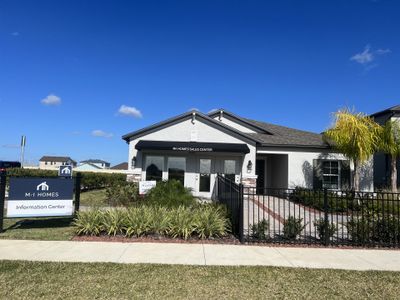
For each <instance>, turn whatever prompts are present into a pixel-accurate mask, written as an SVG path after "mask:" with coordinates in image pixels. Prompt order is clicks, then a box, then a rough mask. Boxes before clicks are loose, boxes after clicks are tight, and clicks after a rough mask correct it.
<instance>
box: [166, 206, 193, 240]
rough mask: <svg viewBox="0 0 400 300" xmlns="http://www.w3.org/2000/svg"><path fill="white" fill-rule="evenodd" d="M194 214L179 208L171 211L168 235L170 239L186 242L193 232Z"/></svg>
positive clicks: (181, 207)
mask: <svg viewBox="0 0 400 300" xmlns="http://www.w3.org/2000/svg"><path fill="white" fill-rule="evenodd" d="M195 222H196V220H195V212H194V211H192V210H191V209H189V208H187V207H184V206H179V207H177V208H175V209H173V210H171V224H170V228H169V234H170V235H171V236H172V237H174V238H175V237H181V238H184V239H185V240H187V239H188V238H189V237H190V236H191V235H192V234H193V233H194V232H195V229H196V228H195V227H196V224H195Z"/></svg>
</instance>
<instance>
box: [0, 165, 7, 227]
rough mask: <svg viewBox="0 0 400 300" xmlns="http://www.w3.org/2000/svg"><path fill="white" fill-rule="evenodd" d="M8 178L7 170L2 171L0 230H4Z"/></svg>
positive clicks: (0, 179)
mask: <svg viewBox="0 0 400 300" xmlns="http://www.w3.org/2000/svg"><path fill="white" fill-rule="evenodd" d="M6 180H7V174H6V172H5V171H3V172H0V232H3V231H4V224H3V222H4V203H5V201H6Z"/></svg>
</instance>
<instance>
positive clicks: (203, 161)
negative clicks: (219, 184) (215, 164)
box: [199, 158, 211, 192]
mask: <svg viewBox="0 0 400 300" xmlns="http://www.w3.org/2000/svg"><path fill="white" fill-rule="evenodd" d="M210 189H211V159H208V158H200V182H199V191H200V192H209V191H210Z"/></svg>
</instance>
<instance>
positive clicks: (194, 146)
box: [135, 140, 250, 154]
mask: <svg viewBox="0 0 400 300" xmlns="http://www.w3.org/2000/svg"><path fill="white" fill-rule="evenodd" d="M135 148H136V149H137V150H162V151H175V152H201V153H204V152H230V153H243V154H246V153H249V152H250V149H249V147H248V146H247V145H246V144H234V143H202V142H172V141H168V142H166V141H145V140H141V141H139V142H138V143H137V144H136V146H135Z"/></svg>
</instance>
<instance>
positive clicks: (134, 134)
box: [122, 110, 261, 143]
mask: <svg viewBox="0 0 400 300" xmlns="http://www.w3.org/2000/svg"><path fill="white" fill-rule="evenodd" d="M187 118H195V119H202V120H204V121H206V122H208V123H209V124H213V125H214V126H215V127H216V128H219V129H221V130H225V131H226V132H229V133H230V134H232V135H236V136H240V137H241V138H244V139H245V140H247V141H251V142H255V143H257V142H261V141H260V140H259V139H257V138H256V137H253V136H251V135H250V134H246V133H244V132H241V131H239V130H237V129H235V128H232V127H230V126H228V125H225V124H223V123H221V122H218V121H216V120H214V119H213V118H210V117H209V116H208V115H205V114H203V113H201V112H199V111H196V110H192V111H189V112H186V113H184V114H181V115H179V116H176V117H173V118H170V119H168V120H165V121H162V122H159V123H156V124H154V125H151V126H148V127H145V128H142V129H139V130H137V131H134V132H130V133H128V134H125V135H123V136H122V139H123V140H125V141H126V142H127V143H128V142H129V141H130V140H132V139H135V138H139V137H141V136H143V135H145V134H147V133H149V132H152V131H156V130H158V129H160V128H162V127H164V126H169V125H171V124H174V123H175V122H179V121H181V120H185V119H187Z"/></svg>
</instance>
